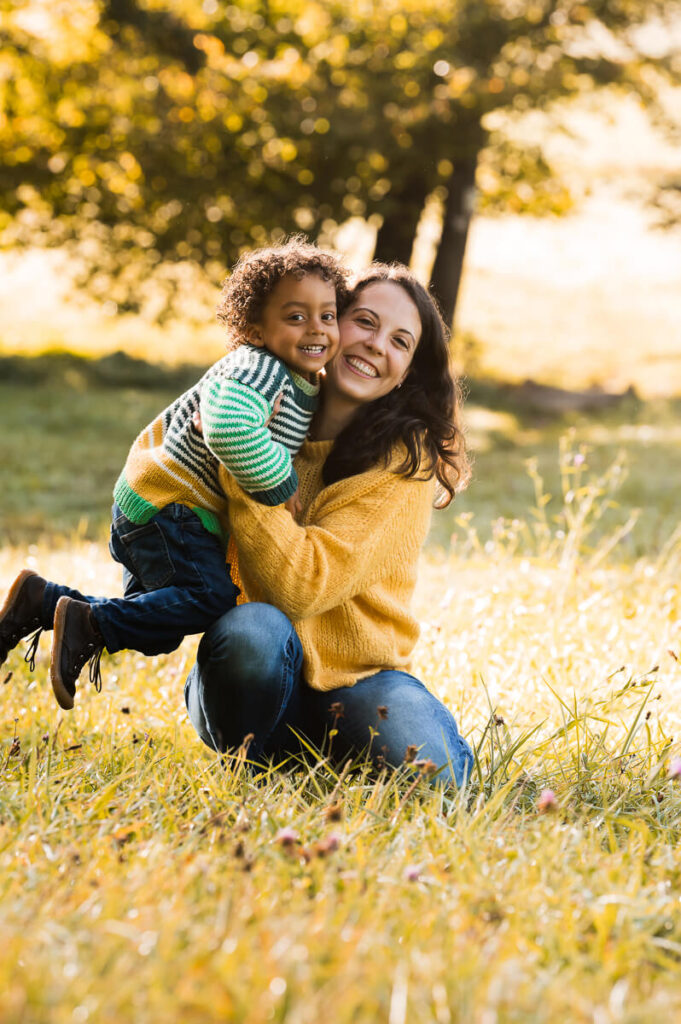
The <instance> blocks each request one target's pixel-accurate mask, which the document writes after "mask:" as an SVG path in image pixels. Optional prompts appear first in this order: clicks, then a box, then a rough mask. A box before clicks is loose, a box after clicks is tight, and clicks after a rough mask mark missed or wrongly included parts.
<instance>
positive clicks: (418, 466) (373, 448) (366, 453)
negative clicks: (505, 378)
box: [323, 263, 470, 508]
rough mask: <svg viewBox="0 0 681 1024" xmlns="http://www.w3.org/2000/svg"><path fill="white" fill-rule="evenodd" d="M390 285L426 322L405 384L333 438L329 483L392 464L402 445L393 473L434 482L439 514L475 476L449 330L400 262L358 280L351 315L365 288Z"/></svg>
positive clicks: (325, 477) (369, 405)
mask: <svg viewBox="0 0 681 1024" xmlns="http://www.w3.org/2000/svg"><path fill="white" fill-rule="evenodd" d="M383 281H389V282H392V283H393V284H396V285H399V287H400V288H402V289H404V291H405V292H406V293H407V295H408V296H409V298H410V299H411V300H412V301H413V303H414V305H415V306H416V308H417V310H418V314H419V318H420V320H421V337H420V339H419V342H418V345H417V346H416V350H415V352H414V358H413V360H412V362H411V365H410V367H409V371H408V373H407V376H406V377H405V379H404V382H403V386H402V387H399V388H393V390H392V391H390V392H389V393H388V394H387V395H383V396H382V397H381V398H377V399H375V400H374V401H372V402H368V403H367V404H366V405H364V406H361V407H360V408H359V409H358V410H357V412H356V413H355V415H354V416H353V418H352V420H351V421H350V423H349V424H348V425H347V426H346V427H345V429H344V430H342V431H341V433H340V434H339V435H338V437H337V438H336V441H335V443H334V446H333V448H332V450H331V452H330V454H329V456H328V458H327V460H326V462H325V464H324V470H323V480H324V483H325V484H327V485H328V484H331V483H335V482H336V481H337V480H344V479H345V478H347V477H349V476H354V475H355V474H356V473H362V472H364V471H365V470H367V469H369V468H370V467H371V466H374V465H376V464H377V463H380V462H383V463H384V465H388V464H389V463H390V461H391V458H392V457H393V455H394V450H395V448H396V447H397V446H400V445H401V446H402V447H403V448H406V454H405V457H404V460H403V461H402V463H401V464H399V465H398V466H396V468H395V472H397V473H399V474H401V475H403V476H407V477H415V476H417V474H421V476H420V478H421V479H423V478H424V477H425V478H430V477H432V476H435V477H436V478H437V482H438V485H439V486H438V488H437V492H436V499H435V506H436V508H445V507H446V506H447V505H448V504H449V502H450V501H451V500H452V498H453V497H454V494H455V493H456V492H457V491H460V490H463V488H464V487H465V486H466V484H467V483H468V479H469V477H470V464H469V461H468V457H467V454H466V448H465V444H464V437H463V431H462V428H461V419H460V409H461V402H462V394H461V387H460V385H459V383H458V381H457V380H456V378H455V377H454V374H453V372H452V368H451V362H450V356H449V347H448V341H449V332H448V331H447V328H446V327H445V324H444V322H443V320H442V317H441V315H440V312H439V310H438V308H437V306H436V305H435V301H434V300H433V298H432V297H431V296H430V295H429V293H428V292H427V291H426V289H425V288H424V287H423V285H422V284H420V283H419V281H417V280H416V278H415V277H414V275H413V274H412V273H411V272H410V271H409V270H408V269H407V268H406V267H405V266H402V265H401V264H385V263H373V264H372V265H371V266H370V267H368V268H367V270H365V271H364V272H363V273H362V274H360V275H359V277H358V278H357V279H356V280H355V281H354V284H353V288H352V291H351V293H350V297H349V302H348V315H351V314H352V306H353V304H354V303H355V302H356V300H357V299H358V298H359V296H360V295H361V293H362V292H363V291H364V289H365V288H366V287H367V286H368V285H371V284H376V283H379V282H383Z"/></svg>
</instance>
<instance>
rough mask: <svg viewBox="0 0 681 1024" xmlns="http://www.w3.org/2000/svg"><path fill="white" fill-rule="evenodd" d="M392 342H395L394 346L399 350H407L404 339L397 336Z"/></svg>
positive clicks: (406, 343) (407, 345) (407, 344)
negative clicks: (397, 346)
mask: <svg viewBox="0 0 681 1024" xmlns="http://www.w3.org/2000/svg"><path fill="white" fill-rule="evenodd" d="M393 341H394V342H395V344H396V345H399V346H400V348H409V343H408V342H407V339H406V338H401V337H399V336H398V337H397V338H393Z"/></svg>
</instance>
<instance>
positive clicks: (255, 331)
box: [246, 324, 265, 348]
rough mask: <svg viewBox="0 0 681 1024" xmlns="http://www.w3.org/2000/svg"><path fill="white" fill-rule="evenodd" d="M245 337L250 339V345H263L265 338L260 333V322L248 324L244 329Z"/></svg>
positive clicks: (258, 346) (261, 346)
mask: <svg viewBox="0 0 681 1024" xmlns="http://www.w3.org/2000/svg"><path fill="white" fill-rule="evenodd" d="M246 337H247V338H248V340H249V341H250V343H251V345H255V346H256V347H257V348H263V347H264V345H265V339H264V338H263V334H262V327H261V326H260V324H249V325H248V328H247V330H246Z"/></svg>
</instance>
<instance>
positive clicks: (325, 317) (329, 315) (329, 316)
mask: <svg viewBox="0 0 681 1024" xmlns="http://www.w3.org/2000/svg"><path fill="white" fill-rule="evenodd" d="M335 319H336V314H335V313H323V314H322V320H327V321H328V322H329V323H330V324H332V323H333V322H334V320H335Z"/></svg>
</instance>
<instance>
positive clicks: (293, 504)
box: [284, 487, 303, 520]
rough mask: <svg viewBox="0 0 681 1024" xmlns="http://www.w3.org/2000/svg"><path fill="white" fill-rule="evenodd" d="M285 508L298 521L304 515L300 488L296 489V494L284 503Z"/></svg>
mask: <svg viewBox="0 0 681 1024" xmlns="http://www.w3.org/2000/svg"><path fill="white" fill-rule="evenodd" d="M284 506H285V507H286V508H287V509H288V510H289V512H290V513H291V515H292V516H293V518H294V519H296V520H298V519H299V518H300V516H302V514H303V506H302V504H301V502H300V496H299V494H298V488H297V487H296V489H295V491H294V493H293V494H292V495H291V497H290V498H289V499H288V501H285V502H284Z"/></svg>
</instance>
